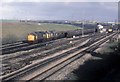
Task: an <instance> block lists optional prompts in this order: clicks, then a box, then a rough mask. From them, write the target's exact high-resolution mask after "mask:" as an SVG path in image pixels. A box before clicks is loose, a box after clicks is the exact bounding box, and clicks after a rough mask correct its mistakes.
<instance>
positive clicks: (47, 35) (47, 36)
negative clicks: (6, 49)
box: [27, 29, 95, 42]
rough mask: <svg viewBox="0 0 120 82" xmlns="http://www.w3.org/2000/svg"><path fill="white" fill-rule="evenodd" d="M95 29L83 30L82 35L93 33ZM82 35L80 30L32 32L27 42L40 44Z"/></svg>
mask: <svg viewBox="0 0 120 82" xmlns="http://www.w3.org/2000/svg"><path fill="white" fill-rule="evenodd" d="M94 32H95V29H85V30H84V34H88V33H94ZM78 35H82V30H81V29H77V30H70V31H45V32H43V31H40V32H33V33H29V34H28V35H27V42H42V41H49V40H54V39H59V38H65V37H72V36H78Z"/></svg>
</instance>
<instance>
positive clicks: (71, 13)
mask: <svg viewBox="0 0 120 82" xmlns="http://www.w3.org/2000/svg"><path fill="white" fill-rule="evenodd" d="M0 12H2V13H0V17H1V19H31V20H95V21H115V20H117V19H118V0H106V1H105V0H100V1H99V0H91V1H90V0H2V4H0Z"/></svg>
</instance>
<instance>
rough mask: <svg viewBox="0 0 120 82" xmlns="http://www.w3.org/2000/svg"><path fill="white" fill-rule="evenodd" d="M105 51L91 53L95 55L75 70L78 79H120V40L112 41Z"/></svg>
mask: <svg viewBox="0 0 120 82" xmlns="http://www.w3.org/2000/svg"><path fill="white" fill-rule="evenodd" d="M109 44H110V45H109V46H108V47H107V49H106V52H105V51H104V53H103V52H102V53H91V55H92V56H93V57H98V58H99V59H90V60H88V61H86V62H85V63H84V64H83V65H82V66H80V67H79V68H78V69H76V70H75V71H73V73H74V74H75V76H77V79H78V80H98V81H101V80H116V81H117V80H120V78H119V77H118V75H120V41H119V42H110V43H109Z"/></svg>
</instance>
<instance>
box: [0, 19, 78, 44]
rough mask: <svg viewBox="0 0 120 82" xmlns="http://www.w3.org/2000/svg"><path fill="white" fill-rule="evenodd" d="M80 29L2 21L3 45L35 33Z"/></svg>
mask: <svg viewBox="0 0 120 82" xmlns="http://www.w3.org/2000/svg"><path fill="white" fill-rule="evenodd" d="M75 29H80V28H79V27H76V26H72V25H64V24H46V23H41V24H39V25H38V24H37V23H21V22H19V21H2V37H0V38H2V43H3V44H4V43H10V42H15V41H18V40H23V39H25V37H26V35H27V34H28V33H31V32H35V31H48V30H56V31H63V30H75Z"/></svg>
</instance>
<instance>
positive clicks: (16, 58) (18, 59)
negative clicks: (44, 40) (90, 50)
mask: <svg viewBox="0 0 120 82" xmlns="http://www.w3.org/2000/svg"><path fill="white" fill-rule="evenodd" d="M99 36H100V35H99ZM104 36H105V35H104ZM104 36H102V37H104ZM90 37H93V36H89V38H90ZM94 37H97V36H94ZM102 37H101V38H102ZM101 38H96V39H94V40H98V39H101ZM87 39H88V37H84V38H81V39H80V38H77V39H74V40H73V41H72V44H70V43H69V40H68V41H63V42H60V43H58V42H57V43H54V44H50V45H47V46H44V47H41V48H38V49H35V50H33V51H30V52H25V53H20V54H17V55H14V54H11V55H9V56H7V57H2V64H3V67H2V68H3V69H2V70H3V71H2V72H3V74H4V71H5V73H8V72H12V71H15V70H18V69H20V68H22V66H26V65H28V64H31V62H33V61H35V60H38V59H42V58H44V57H47V56H49V55H52V54H54V53H57V52H58V51H62V50H64V49H67V48H70V47H71V46H75V45H78V44H79V43H81V42H83V41H85V40H87ZM51 47H52V48H51ZM38 53H39V54H38ZM34 54H35V55H34ZM19 65H20V66H19ZM18 66H19V67H18ZM13 67H17V68H14V70H12V71H9V70H10V69H13ZM6 70H7V71H6Z"/></svg>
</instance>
